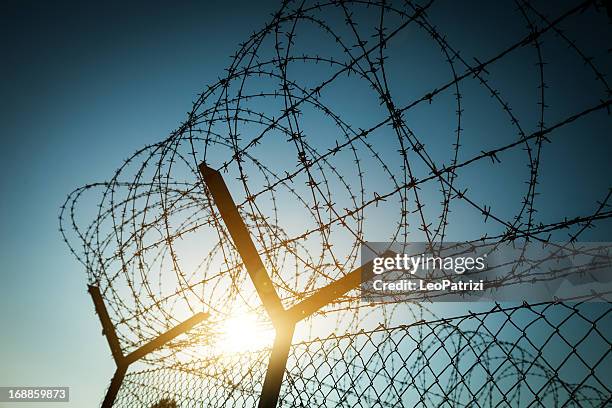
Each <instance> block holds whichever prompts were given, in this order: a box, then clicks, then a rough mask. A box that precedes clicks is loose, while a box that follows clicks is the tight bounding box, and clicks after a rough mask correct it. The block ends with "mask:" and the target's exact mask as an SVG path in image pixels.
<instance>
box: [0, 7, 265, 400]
mask: <svg viewBox="0 0 612 408" xmlns="http://www.w3.org/2000/svg"><path fill="white" fill-rule="evenodd" d="M236 4H237V5H236V7H232V8H231V9H228V8H227V7H221V6H220V2H219V3H217V2H202V4H200V5H197V4H195V3H193V4H191V3H182V4H179V5H176V6H175V7H173V8H169V7H162V5H161V2H159V3H155V2H153V3H151V2H147V3H146V4H145V3H144V2H131V4H130V5H127V6H126V5H122V4H119V2H115V3H113V2H111V3H109V4H104V5H102V4H101V5H93V4H88V5H84V4H81V3H77V2H75V3H74V4H67V3H62V4H56V3H54V5H51V3H48V4H47V3H44V2H36V1H34V2H21V1H20V2H9V3H6V2H3V3H2V5H0V21H1V22H0V31H1V40H0V41H1V55H2V57H1V60H2V63H0V72H1V74H0V77H1V78H2V79H1V82H0V89H1V91H0V92H1V93H0V94H1V95H2V98H0V104H1V107H0V116H1V123H2V131H1V132H2V133H1V138H2V149H0V155H1V162H2V172H0V180H1V181H0V185H1V191H2V192H1V194H0V197H1V199H0V208H1V211H0V231H1V232H0V233H1V237H0V243H1V245H0V259H1V265H0V277H1V278H0V279H1V280H0V327H1V329H0V345H1V347H0V385H3V386H9V385H11V386H12V385H32V386H34V385H67V386H70V387H71V403H70V404H69V405H70V406H74V407H86V406H94V405H95V404H97V403H98V402H99V401H100V399H101V397H102V396H103V392H104V390H105V387H106V386H107V384H108V381H109V380H110V377H111V376H112V373H113V371H114V367H113V361H112V359H111V355H110V352H109V349H108V346H107V344H106V342H105V339H104V338H103V337H102V336H101V328H100V323H99V321H98V320H97V318H96V316H95V315H94V313H93V305H92V303H91V299H90V298H89V295H88V294H87V292H86V286H85V285H86V276H85V273H84V271H83V270H82V268H81V266H80V265H79V264H78V263H77V262H76V260H75V259H74V258H73V257H72V255H71V254H70V253H69V252H68V250H67V248H66V246H65V245H64V243H63V242H62V241H61V239H60V236H59V233H58V221H57V216H58V211H59V206H60V205H61V204H62V203H63V201H64V200H65V197H66V194H67V193H69V192H70V191H72V190H73V189H74V188H75V187H77V186H79V185H82V184H85V183H88V182H91V181H93V180H103V179H106V178H108V175H109V174H112V172H113V171H114V169H115V168H116V167H117V166H118V164H119V163H120V162H121V160H122V159H123V158H124V157H126V156H127V155H128V154H130V153H131V152H132V151H134V150H135V149H137V148H139V147H140V146H142V145H144V144H146V143H151V142H154V141H157V140H159V139H160V138H162V137H165V135H166V134H168V133H169V132H170V131H171V130H173V129H175V128H176V127H177V125H178V124H179V123H180V122H181V121H182V120H184V118H185V117H186V112H187V111H188V110H189V109H190V108H191V101H192V100H193V99H194V98H195V95H196V93H197V92H199V90H200V89H201V88H203V87H204V86H205V85H206V84H207V83H208V82H211V81H213V80H216V78H217V77H218V75H220V74H222V72H223V68H224V67H225V66H226V65H227V64H228V63H229V55H230V54H231V53H232V52H233V51H234V50H235V47H236V44H237V43H238V42H240V41H241V40H243V39H244V38H245V37H246V36H248V35H249V34H250V32H251V31H252V30H253V28H252V27H250V25H251V24H247V23H248V22H249V21H250V19H253V20H256V21H265V19H267V18H268V15H269V13H271V12H272V11H273V10H274V9H275V5H273V4H272V5H265V4H263V5H259V6H258V7H249V6H248V4H247V2H242V3H236ZM257 25H259V23H258V24H257ZM27 405H28V404H24V403H21V404H19V406H21V407H24V408H25V407H26V406H27ZM0 406H8V405H7V404H2V403H0ZM35 406H41V404H35Z"/></svg>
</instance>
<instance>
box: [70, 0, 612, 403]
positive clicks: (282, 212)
mask: <svg viewBox="0 0 612 408" xmlns="http://www.w3.org/2000/svg"><path fill="white" fill-rule="evenodd" d="M442 6H443V2H438V1H424V2H412V1H405V2H386V1H329V2H312V1H287V2H283V3H282V5H281V7H280V9H279V10H278V11H277V12H276V13H274V14H273V15H272V17H271V19H270V21H269V22H268V23H267V24H266V25H265V26H264V27H263V28H262V29H261V30H259V31H256V32H254V33H253V34H252V35H251V36H250V37H249V38H248V40H247V41H245V42H244V43H242V44H241V45H240V46H239V49H238V51H237V52H236V53H235V55H234V56H233V57H232V62H231V64H230V65H229V67H228V68H227V70H226V73H225V75H224V76H223V77H222V78H220V79H219V80H218V81H217V82H216V83H214V84H213V85H210V86H208V87H207V88H206V89H205V90H204V91H203V92H202V93H201V94H200V95H199V97H198V98H197V100H196V101H195V102H194V104H193V108H192V110H191V112H190V113H189V114H188V118H187V120H186V121H185V122H184V123H183V124H182V125H181V126H180V127H179V128H178V129H177V130H176V131H174V132H173V133H172V134H171V135H170V136H169V137H168V138H166V139H165V140H162V141H160V142H158V143H155V144H152V145H149V146H145V147H143V148H142V149H140V150H138V151H137V152H136V153H134V154H133V155H132V156H130V157H129V158H128V159H127V160H125V162H124V163H123V164H122V165H121V167H119V169H118V170H117V171H116V172H115V174H114V175H113V176H112V178H110V180H109V181H106V182H101V183H93V184H89V185H86V186H83V187H81V188H78V189H76V190H74V191H73V192H72V193H71V194H70V195H69V196H68V198H67V200H66V202H65V204H64V205H63V206H62V208H61V213H60V230H61V233H62V235H63V237H64V239H65V241H66V243H67V244H68V246H69V248H70V250H71V251H72V253H73V254H74V255H75V256H76V257H77V258H78V260H79V261H80V262H81V263H82V264H83V266H84V267H85V270H86V271H87V275H88V280H89V283H91V284H95V285H97V286H98V287H99V288H100V290H101V292H102V296H103V298H104V301H105V303H106V306H107V307H108V309H109V313H110V317H111V320H112V322H113V325H114V326H115V328H116V331H117V335H118V338H119V342H120V345H121V347H122V349H123V350H124V351H125V352H129V351H131V350H135V349H136V348H138V347H139V346H141V345H143V344H144V343H146V342H147V341H148V340H150V339H151V338H154V337H155V336H157V335H159V334H160V333H163V332H164V331H166V330H168V329H169V328H171V327H173V326H175V325H176V324H177V323H179V322H181V321H182V320H184V319H185V318H187V317H189V316H191V315H193V314H194V313H196V312H199V311H206V312H209V313H210V318H209V319H208V320H207V321H206V322H205V323H203V324H202V325H200V326H198V327H197V328H195V329H193V330H190V331H189V332H188V335H187V336H183V337H179V338H177V339H175V340H173V341H172V342H170V343H168V344H167V345H165V346H164V347H163V348H161V349H159V350H157V351H156V352H155V353H153V354H150V355H148V356H147V357H145V360H144V364H145V365H146V367H144V368H143V370H140V371H137V372H133V373H131V374H128V377H126V379H125V381H124V384H123V386H122V388H121V391H120V395H119V397H118V399H117V404H118V405H120V406H121V405H125V406H135V405H140V406H158V407H161V406H201V405H202V404H204V405H205V406H222V405H223V404H225V405H226V406H253V405H255V404H256V403H257V400H258V397H259V394H258V392H259V391H260V389H261V381H262V378H263V376H264V375H265V370H266V363H267V358H268V356H269V348H266V347H264V348H263V349H261V350H257V351H252V352H249V353H245V354H240V353H239V354H238V355H236V356H233V357H230V356H228V355H226V354H224V353H221V352H219V350H218V347H217V346H216V345H218V343H219V339H220V338H221V336H222V333H221V331H220V330H221V329H220V327H221V325H222V322H223V321H225V320H226V319H228V318H230V317H231V316H232V315H235V314H236V313H243V312H244V313H253V314H255V315H256V316H258V319H259V320H260V323H261V324H263V325H268V326H271V324H270V322H269V321H268V319H267V318H266V317H265V314H264V313H263V309H262V307H261V302H260V300H259V299H258V297H257V294H256V292H255V291H254V289H253V286H252V284H251V282H250V281H249V278H248V274H247V273H246V270H245V268H244V265H243V263H242V259H241V257H240V255H239V254H238V252H237V251H236V248H235V247H234V244H233V243H232V240H231V238H230V236H229V233H228V230H227V228H226V227H225V225H224V224H223V222H222V220H221V219H220V216H219V213H218V210H217V209H216V207H215V205H214V203H213V201H212V198H211V196H210V192H209V191H208V190H207V188H206V187H205V185H204V183H203V181H202V179H201V175H200V173H199V171H198V165H199V164H200V163H202V162H204V163H206V164H207V165H208V166H210V167H212V168H214V169H218V170H219V171H221V173H222V175H223V177H224V179H225V180H226V182H227V183H228V185H229V187H230V190H231V192H232V195H233V196H234V198H235V199H236V200H237V205H238V209H239V212H240V214H241V216H242V218H243V219H244V221H245V223H246V224H247V227H248V229H249V231H250V232H251V235H252V237H253V240H254V242H255V244H256V246H257V248H258V250H259V253H260V256H261V258H262V260H263V261H264V264H265V267H266V269H267V270H268V272H269V273H270V277H271V280H272V282H273V285H274V287H275V289H276V290H277V292H278V293H279V296H280V297H281V299H282V301H283V304H284V306H285V307H290V306H292V305H295V304H296V303H298V302H299V301H300V300H303V299H305V298H307V297H308V296H309V295H310V294H312V293H313V292H314V291H315V290H316V289H318V288H321V287H323V286H324V285H326V284H329V283H330V282H333V281H335V280H337V279H339V278H340V277H342V276H344V275H346V274H347V273H348V272H350V271H352V270H353V269H355V268H356V267H358V266H359V265H360V259H359V248H360V245H361V244H362V243H363V242H364V241H367V240H373V241H374V240H375V241H395V242H404V243H408V242H411V241H412V242H414V241H425V242H429V243H432V244H436V243H438V244H439V243H442V242H446V241H451V240H455V241H458V240H461V241H471V242H473V243H474V244H475V245H482V244H499V243H504V242H513V241H525V240H530V241H533V242H549V241H551V240H552V241H563V242H567V245H569V246H572V245H573V244H574V243H576V242H578V241H580V239H581V238H582V237H583V236H584V234H585V233H586V231H587V230H590V229H592V228H594V227H597V226H600V225H603V226H604V228H606V225H608V228H609V221H608V220H607V219H608V218H610V216H611V215H612V210H611V208H610V194H611V190H610V186H609V179H608V180H605V178H606V176H608V177H609V175H605V174H597V175H593V174H592V175H591V177H593V178H598V179H600V180H603V181H604V182H607V183H608V184H607V185H605V186H604V188H603V189H602V190H601V191H599V195H598V196H597V197H596V198H594V199H593V200H592V201H589V202H585V201H586V200H587V198H588V197H576V198H575V199H576V200H582V202H580V205H576V206H575V207H573V206H572V208H580V209H583V212H579V213H567V214H563V216H562V217H551V216H549V214H547V213H546V212H547V211H548V210H549V209H550V208H551V207H552V205H551V203H550V202H548V201H546V200H545V199H543V198H541V193H542V192H545V191H550V190H551V189H554V188H555V186H554V183H556V182H557V180H554V179H552V178H551V176H550V172H549V173H548V174H546V173H545V166H544V164H543V163H546V161H545V160H544V159H543V158H544V157H546V155H547V149H548V150H549V151H550V150H551V149H554V146H557V145H564V144H567V143H570V147H571V143H575V140H574V141H571V140H570V141H568V138H567V131H568V130H567V129H568V128H571V129H578V131H580V129H584V126H587V129H588V125H589V124H592V123H594V122H596V121H599V122H601V123H603V122H605V121H608V122H607V123H608V124H609V123H610V122H609V115H610V113H609V110H610V97H611V95H612V92H611V90H610V87H609V84H608V82H607V77H606V74H607V73H606V72H605V71H604V70H603V68H601V67H600V65H599V61H598V60H597V59H595V58H592V57H591V56H590V55H589V53H588V52H589V51H585V50H584V49H583V48H582V46H581V44H579V43H577V42H576V41H574V40H573V39H572V37H571V33H569V32H566V31H565V30H564V27H565V26H566V25H571V24H580V22H581V21H582V20H580V19H582V18H584V16H585V14H588V13H600V14H601V15H602V16H603V10H604V9H603V6H602V5H600V4H598V3H597V2H592V1H586V2H579V3H574V4H570V5H565V6H564V8H561V6H559V7H556V8H555V9H556V11H555V12H554V13H552V12H550V13H544V12H542V11H540V10H539V8H538V6H537V4H535V3H532V2H528V1H522V0H516V1H514V2H509V3H507V4H505V5H503V6H502V5H496V6H495V7H504V13H505V14H504V16H505V20H507V21H509V22H510V23H511V25H510V28H511V29H510V30H509V32H510V34H508V35H510V37H509V36H508V35H506V36H505V40H508V38H510V39H511V41H495V39H488V40H490V42H491V43H492V44H494V45H495V48H492V51H491V52H490V53H489V54H487V58H486V59H483V58H482V57H479V58H481V59H475V58H471V57H468V54H467V53H465V52H464V51H463V48H464V46H466V44H464V43H462V42H461V41H458V40H457V41H456V40H455V39H454V38H453V37H452V36H449V35H447V34H446V33H445V31H444V30H443V29H442V28H438V27H437V26H436V24H435V22H434V21H435V18H434V17H435V16H436V11H437V10H438V8H439V7H442ZM447 6H448V4H447ZM602 21H604V23H605V18H604V19H603V20H602ZM576 22H577V23H576ZM455 23H456V24H462V21H460V20H458V21H456V22H455ZM466 24H467V23H466ZM462 29H463V30H466V31H469V30H470V27H469V26H468V25H462ZM500 30H501V28H500ZM500 36H501V34H500ZM415 44H416V45H415ZM547 46H550V47H551V49H553V50H554V51H548V49H547ZM411 47H414V49H413V48H411ZM553 47H554V48H553ZM559 47H563V51H562V52H559ZM414 50H416V51H418V52H421V54H419V55H416V54H411V53H410V52H411V51H414ZM596 51H597V52H599V51H602V50H596ZM603 51H604V54H605V53H606V50H603ZM607 52H608V54H607V55H609V50H608V51H607ZM559 55H560V56H561V57H559ZM566 61H570V62H573V63H579V64H581V71H580V72H581V74H582V75H583V76H584V78H585V79H584V81H587V82H588V81H590V82H588V83H589V90H591V89H592V90H593V91H592V92H591V91H589V92H588V95H586V96H585V97H584V98H580V101H578V100H576V101H571V102H572V103H570V104H569V107H568V106H562V107H559V109H555V106H554V104H552V99H553V97H555V98H558V97H559V93H558V92H561V95H562V91H563V86H564V85H563V84H558V83H556V82H555V81H554V80H551V79H549V76H550V75H551V74H550V72H552V71H555V72H557V71H558V70H559V67H560V66H562V64H564V63H566ZM415 67H416V68H415ZM419 69H420V71H419ZM508 69H510V70H513V73H512V74H511V75H509V76H510V77H512V78H514V81H515V80H516V75H517V73H518V72H519V71H520V72H523V71H521V70H525V71H524V72H527V73H529V74H530V75H531V77H530V78H525V79H524V84H528V85H527V88H528V91H525V92H523V93H521V92H520V90H519V91H517V90H516V89H514V85H513V83H508V82H507V78H506V79H504V78H505V77H504V74H505V75H506V76H508V74H507V72H506V71H504V70H508ZM514 70H516V72H517V73H515V72H514ZM412 71H414V73H415V75H416V76H418V75H419V74H421V75H422V74H423V72H425V73H426V74H427V76H426V78H427V81H425V82H422V83H421V82H419V78H416V77H415V78H416V79H414V80H413V79H412V77H411V72H412ZM553 79H554V78H553ZM524 84H523V85H524ZM564 105H566V104H565V103H564ZM488 116H491V117H494V119H489V118H488ZM605 130H606V131H608V134H609V130H610V127H609V125H608V126H607V127H605ZM600 137H602V138H603V137H605V135H603V134H602V135H600ZM553 172H554V171H553ZM545 176H547V177H545ZM487 177H490V178H487ZM481 178H483V179H486V180H487V183H488V184H487V183H485V184H486V185H484V186H479V181H480V179H481ZM490 183H497V184H499V185H504V186H505V185H508V189H507V190H506V191H505V193H506V194H504V192H502V191H497V192H496V193H495V194H492V193H487V190H486V189H487V187H490V186H491V185H490ZM551 184H552V185H551ZM588 199H589V200H590V199H591V198H588ZM509 203H510V204H511V205H510V204H509ZM553 214H559V212H558V211H555V212H554V213H553ZM606 222H607V223H608V224H606ZM515 272H516V273H515V274H513V276H511V277H509V279H508V280H502V281H500V283H499V284H500V285H505V284H512V283H516V282H517V281H520V280H521V279H525V278H528V277H530V276H531V274H532V273H534V272H533V269H530V268H523V266H522V265H520V264H519V263H518V262H517V265H516V269H515ZM358 295H359V293H357V291H352V292H349V293H348V294H347V295H345V296H343V297H341V298H339V299H337V300H336V301H335V302H334V303H333V304H330V305H328V306H327V307H326V308H324V309H323V310H321V311H320V312H319V313H317V314H316V315H315V316H313V317H312V318H310V319H308V320H306V321H304V322H302V323H301V324H300V326H301V331H300V334H299V335H298V337H297V338H296V339H295V343H294V345H293V346H292V349H291V354H290V359H289V365H288V367H287V371H286V377H285V381H286V383H285V385H284V386H283V389H282V391H281V400H280V404H282V405H283V406H398V405H405V406H430V405H435V406H460V405H469V406H500V405H501V406H507V405H510V406H515V405H517V404H518V405H521V406H523V405H524V406H532V405H533V406H565V405H571V406H589V405H594V406H603V405H606V403H607V402H609V399H610V395H611V392H610V388H611V386H610V381H609V376H604V375H602V372H603V370H608V372H609V369H610V367H611V364H612V362H611V359H610V355H609V354H610V331H609V327H611V326H610V324H609V323H610V315H609V312H610V307H609V303H599V305H598V308H597V310H596V311H593V310H590V309H589V306H588V305H587V304H586V303H563V302H556V303H549V304H542V305H539V306H530V305H520V306H517V307H513V308H510V309H504V308H502V307H501V306H497V307H495V308H493V309H491V310H489V311H488V312H486V313H484V314H479V315H474V314H468V315H465V316H457V317H452V316H446V315H444V316H441V315H440V311H439V310H434V309H435V308H431V307H429V306H427V305H426V304H424V303H418V302H415V303H399V302H393V301H389V302H381V303H375V304H368V303H364V302H360V299H359V297H358ZM582 301H584V299H581V300H580V302H582ZM584 308H586V309H588V310H587V312H584V311H583V309H584ZM602 308H603V309H602ZM553 310H558V311H559V313H560V314H553V315H551V316H552V317H551V318H550V319H549V318H548V317H547V316H548V314H549V313H552V311H553ZM563 314H565V315H566V316H565V318H563V319H560V318H559V316H561V315H563ZM519 317H521V319H523V318H524V319H525V320H521V319H519ZM551 319H552V320H551ZM373 321H375V322H376V324H374V325H372V324H371V322H373ZM605 322H607V323H605ZM581 324H586V327H587V329H586V331H584V333H585V334H584V337H583V338H581V339H576V338H573V337H572V336H575V334H576V333H573V334H572V335H570V334H568V333H567V332H566V331H567V330H569V329H567V328H568V327H578V326H579V325H581ZM606 324H607V326H606ZM530 325H531V327H535V326H538V327H539V326H542V327H541V328H539V329H532V330H533V331H530V330H529V327H530ZM538 330H539V331H538ZM534 331H535V332H537V334H534ZM540 335H541V336H544V337H545V338H550V339H552V338H553V337H554V338H555V340H554V343H555V344H556V345H555V346H552V343H553V340H550V341H548V340H547V341H544V342H542V338H536V337H538V336H540ZM532 336H533V337H532ZM546 336H548V337H546ZM315 338H316V339H315ZM587 341H593V342H595V343H594V344H597V345H598V347H595V348H594V349H593V350H599V351H601V353H599V354H597V355H596V356H595V355H593V353H596V351H593V350H592V351H591V352H590V353H591V354H589V356H588V357H586V356H585V351H584V347H585V346H584V345H585V343H586V342H587ZM553 348H554V350H556V351H554V352H552V351H550V350H551V349H553ZM547 350H548V351H547ZM556 352H559V353H561V354H560V355H563V356H567V358H566V359H565V360H563V361H561V362H559V361H554V362H553V361H552V360H549V359H550V358H552V355H551V353H556ZM570 359H571V360H572V361H573V360H576V359H577V360H578V361H579V362H580V363H579V365H581V367H583V368H584V369H585V372H584V373H582V374H584V375H582V374H581V372H580V373H574V374H573V375H571V376H570V377H572V380H567V379H564V375H565V371H566V370H567V367H568V366H569V364H570V363H569V362H568V361H569V360H570ZM574 363H575V362H574ZM576 364H578V363H576ZM578 371H580V370H578ZM194 390H197V391H194ZM207 404H208V405H207Z"/></svg>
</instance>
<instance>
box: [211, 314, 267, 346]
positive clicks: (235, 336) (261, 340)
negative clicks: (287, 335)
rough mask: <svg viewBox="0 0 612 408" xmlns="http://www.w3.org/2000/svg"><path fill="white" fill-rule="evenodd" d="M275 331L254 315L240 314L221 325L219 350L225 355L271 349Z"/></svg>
mask: <svg viewBox="0 0 612 408" xmlns="http://www.w3.org/2000/svg"><path fill="white" fill-rule="evenodd" d="M273 341H274V329H273V328H272V327H271V326H270V325H268V324H266V322H263V321H261V320H260V319H258V318H257V316H256V315H254V314H252V313H248V312H245V313H240V314H236V315H233V316H230V317H228V318H227V319H226V320H224V321H223V322H222V323H221V331H220V336H219V340H218V344H217V346H218V348H219V350H220V351H222V352H225V353H240V352H250V351H258V350H261V349H263V348H266V347H271V346H272V342H273Z"/></svg>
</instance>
